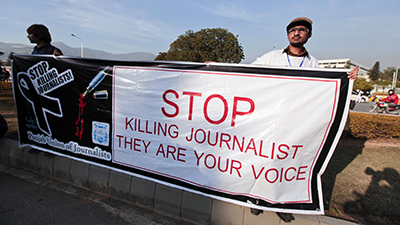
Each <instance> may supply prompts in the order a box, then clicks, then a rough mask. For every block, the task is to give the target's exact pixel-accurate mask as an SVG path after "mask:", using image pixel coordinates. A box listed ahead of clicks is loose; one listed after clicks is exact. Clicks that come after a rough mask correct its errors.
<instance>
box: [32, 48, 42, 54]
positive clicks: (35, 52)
mask: <svg viewBox="0 0 400 225" xmlns="http://www.w3.org/2000/svg"><path fill="white" fill-rule="evenodd" d="M44 49H45V48H44V47H43V49H42V51H40V52H39V53H37V49H35V51H34V52H33V54H34V55H40V53H42V52H43V51H44Z"/></svg>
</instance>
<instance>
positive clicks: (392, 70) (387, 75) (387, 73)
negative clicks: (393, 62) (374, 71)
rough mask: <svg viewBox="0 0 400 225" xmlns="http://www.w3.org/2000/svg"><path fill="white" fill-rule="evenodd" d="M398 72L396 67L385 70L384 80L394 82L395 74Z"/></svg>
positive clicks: (383, 73)
mask: <svg viewBox="0 0 400 225" xmlns="http://www.w3.org/2000/svg"><path fill="white" fill-rule="evenodd" d="M395 72H396V67H393V66H390V67H388V68H386V69H384V70H383V72H382V80H386V81H393V73H395Z"/></svg>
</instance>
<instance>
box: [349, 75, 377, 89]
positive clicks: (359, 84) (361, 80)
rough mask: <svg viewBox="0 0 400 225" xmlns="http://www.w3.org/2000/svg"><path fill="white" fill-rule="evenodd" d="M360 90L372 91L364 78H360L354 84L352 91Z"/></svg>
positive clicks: (371, 87)
mask: <svg viewBox="0 0 400 225" xmlns="http://www.w3.org/2000/svg"><path fill="white" fill-rule="evenodd" d="M358 89H361V90H363V91H364V92H366V91H371V90H372V89H374V87H373V86H372V83H371V82H368V81H367V80H366V79H365V78H363V77H360V78H358V79H357V80H356V81H355V82H354V86H353V90H358Z"/></svg>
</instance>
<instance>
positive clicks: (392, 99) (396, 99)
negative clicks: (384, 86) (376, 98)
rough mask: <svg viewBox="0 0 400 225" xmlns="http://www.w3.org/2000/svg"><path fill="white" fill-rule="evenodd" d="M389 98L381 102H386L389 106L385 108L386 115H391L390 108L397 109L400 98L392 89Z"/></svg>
mask: <svg viewBox="0 0 400 225" xmlns="http://www.w3.org/2000/svg"><path fill="white" fill-rule="evenodd" d="M388 94H389V95H388V96H386V98H384V99H382V100H381V101H383V102H386V103H387V106H386V107H385V111H386V113H389V107H392V108H394V107H396V106H397V104H398V103H399V97H398V96H397V94H396V93H394V90H392V89H390V90H389V91H388Z"/></svg>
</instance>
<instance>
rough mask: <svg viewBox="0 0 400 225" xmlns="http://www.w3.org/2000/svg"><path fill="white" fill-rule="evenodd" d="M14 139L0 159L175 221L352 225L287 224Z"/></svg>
mask: <svg viewBox="0 0 400 225" xmlns="http://www.w3.org/2000/svg"><path fill="white" fill-rule="evenodd" d="M30 149H32V148H30V147H24V148H20V147H19V144H18V141H16V140H12V139H7V138H3V139H0V163H1V164H5V165H10V166H13V167H17V168H20V169H24V170H29V171H32V172H34V173H37V174H40V175H43V176H47V177H51V178H53V179H56V180H59V181H62V182H66V183H69V184H72V185H74V186H77V187H79V188H83V189H86V190H89V191H92V192H96V193H100V194H103V195H106V196H108V197H110V198H113V199H117V200H121V201H124V202H127V203H131V204H134V205H135V206H138V207H141V208H144V209H147V210H151V211H153V212H155V213H156V214H160V215H162V216H167V217H169V218H171V219H173V220H175V221H177V223H178V224H221V225H222V224H237V225H252V224H255V225H260V224H271V225H275V224H276V225H281V224H293V225H352V224H353V225H354V224H356V223H353V222H349V221H346V220H340V219H336V218H332V217H328V216H320V215H300V214H296V215H294V217H295V220H293V221H291V222H290V223H285V222H284V221H282V220H281V219H280V218H279V217H278V216H277V214H276V213H274V212H268V211H264V212H263V213H261V214H260V215H258V216H256V215H253V214H251V212H250V208H248V207H243V206H238V205H235V204H232V203H228V202H224V201H220V200H216V199H212V198H209V197H205V196H202V195H199V194H194V193H191V192H187V191H183V190H180V189H175V188H172V187H168V186H165V185H162V184H158V183H155V182H152V181H148V180H145V179H141V178H138V177H134V176H130V175H127V174H124V173H120V172H117V171H114V170H110V169H106V168H103V167H99V166H95V165H91V164H86V163H83V162H80V161H76V160H73V159H70V158H67V157H63V156H58V155H52V154H51V155H49V154H48V153H45V152H42V151H39V150H38V151H35V152H34V153H29V152H28V151H29V150H30Z"/></svg>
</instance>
